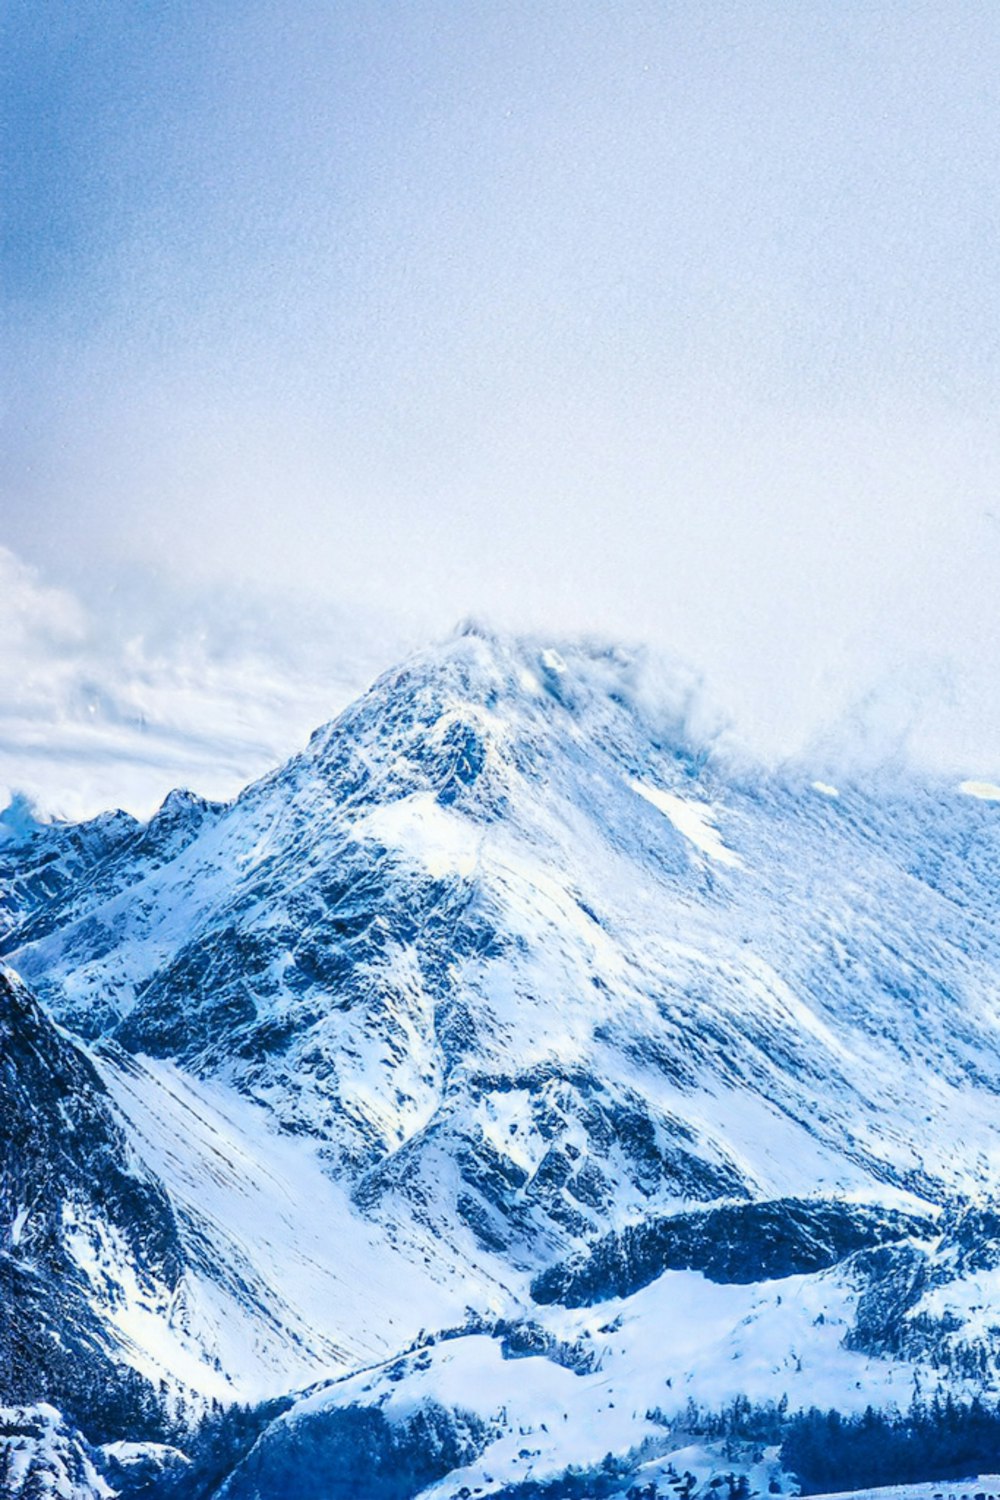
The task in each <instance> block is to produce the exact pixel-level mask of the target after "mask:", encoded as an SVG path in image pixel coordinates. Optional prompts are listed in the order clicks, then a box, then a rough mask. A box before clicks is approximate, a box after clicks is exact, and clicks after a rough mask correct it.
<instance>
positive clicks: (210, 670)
mask: <svg viewBox="0 0 1000 1500" xmlns="http://www.w3.org/2000/svg"><path fill="white" fill-rule="evenodd" d="M144 583H145V588H141V587H138V586H137V583H136V580H133V582H132V585H131V587H130V588H123V590H122V593H121V596H120V597H118V598H116V599H115V600H114V605H113V607H108V606H107V605H106V606H105V608H104V610H103V611H101V612H96V611H95V610H93V609H88V607H87V606H86V604H85V603H84V602H82V601H81V600H80V599H79V598H78V597H75V596H74V595H73V594H72V593H70V592H69V591H68V590H66V589H60V588H53V587H51V586H49V585H48V584H46V583H45V582H44V581H43V579H42V578H41V577H40V576H39V574H38V572H37V570H35V569H34V568H31V567H29V566H27V565H26V564H25V563H24V562H22V561H21V560H20V559H19V558H17V557H16V556H15V555H14V554H13V553H12V552H10V551H9V550H7V549H4V548H0V638H2V640H3V642H4V650H3V652H2V653H0V800H2V798H3V794H4V793H5V794H6V796H7V797H9V796H10V795H12V793H13V792H14V791H20V792H23V793H24V794H26V795H27V796H28V797H29V798H30V799H31V800H32V801H33V802H35V803H36V804H37V805H38V806H39V808H40V809H41V810H42V811H44V812H48V813H52V814H57V815H60V816H70V817H81V816H87V815H90V814H92V813H95V812H98V811H101V810H102V809H104V808H107V807H118V806H122V807H126V808H128V809H129V810H130V811H133V812H136V813H139V814H148V813H149V812H151V811H152V809H153V808H154V807H155V806H156V805H157V804H158V802H159V801H160V800H161V799H162V797H163V796H164V795H165V793H166V792H167V791H169V790H170V789H171V787H173V786H176V785H187V786H192V787H193V788H194V789H195V790H197V791H199V792H201V793H202V794H204V795H207V796H216V797H227V796H232V795H234V794H235V793H236V792H237V791H238V790H239V789H240V788H241V787H242V786H243V785H244V784H245V782H246V781H247V780H249V779H250V778H251V777H252V776H253V775H256V774H260V773H261V772H263V771H265V770H267V769H269V768H270V767H271V766H273V765H275V764H277V763H278V762H279V761H280V760H282V759H283V758H284V757H285V756H287V755H289V754H291V753H292V752H293V751H294V750H295V749H297V748H298V747H299V746H300V745H301V744H302V743H303V742H304V741H305V739H306V738H307V736H308V734H309V733H310V731H311V730H312V729H314V728H315V727H316V725H317V724H319V723H322V722H325V720H327V719H329V718H331V717H332V716H333V715H334V714H335V713H336V712H337V711H338V710H339V709H340V708H342V707H343V706H344V705H345V704H346V703H347V702H348V701H349V700H350V699H351V698H352V697H354V696H355V694H357V693H358V692H360V691H361V690H362V689H363V688H364V687H365V686H367V684H368V682H369V681H370V680H371V678H372V677H373V676H374V675H375V674H376V673H377V672H378V671H379V670H381V669H382V668H384V667H385V666H387V665H388V664H389V663H390V662H391V660H392V658H393V656H394V655H395V654H397V653H398V652H400V651H401V650H403V649H405V646H406V640H405V636H404V634H403V632H402V631H401V629H400V628H399V626H398V625H394V624H390V623H389V622H387V621H385V620H378V619H376V618H375V617H372V616H369V617H367V618H363V617H361V616H357V615H355V616H353V617H352V618H351V619H350V620H346V619H344V618H343V617H342V616H340V615H338V614H337V612H336V611H334V610H332V609H326V610H324V609H323V608H322V606H320V605H317V604H316V603H315V602H313V603H312V605H311V606H310V607H309V608H306V609H303V608H301V607H299V608H298V609H297V608H296V607H295V605H294V604H293V603H292V602H291V601H290V600H287V599H286V600H284V601H281V603H280V605H279V604H278V603H277V602H276V601H275V600H274V599H273V598H269V597H268V596H267V595H266V594H262V593H257V594H249V593H246V592H244V593H242V594H237V593H230V595H229V596H228V597H220V596H218V595H215V596H209V595H200V594H198V593H197V592H195V591H191V590H189V591H187V592H186V593H183V594H181V593H178V592H177V591H173V592H171V591H170V590H169V589H165V588H163V587H162V586H160V587H159V588H157V587H156V586H155V585H152V584H151V583H150V581H149V579H146V580H144Z"/></svg>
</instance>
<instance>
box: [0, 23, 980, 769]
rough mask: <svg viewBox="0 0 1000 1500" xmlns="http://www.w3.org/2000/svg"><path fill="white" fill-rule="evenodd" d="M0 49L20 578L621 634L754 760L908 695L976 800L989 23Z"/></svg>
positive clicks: (448, 30) (68, 34) (60, 30)
mask: <svg viewBox="0 0 1000 1500" xmlns="http://www.w3.org/2000/svg"><path fill="white" fill-rule="evenodd" d="M0 15H2V21H3V37H2V51H3V55H4V69H5V77H4V80H3V85H2V100H3V104H2V130H3V137H2V145H3V156H4V189H3V216H4V230H5V235H4V249H3V257H4V258H3V288H4V294H5V303H6V306H5V330H6V336H5V343H4V347H5V350H6V354H5V358H4V372H3V374H4V379H3V403H4V404H3V419H4V428H3V432H2V434H0V439H2V442H0V508H2V511H0V516H2V522H3V527H2V534H0V542H2V543H4V544H5V545H6V546H7V547H9V548H10V549H12V551H13V552H14V553H16V554H17V555H18V556H19V557H21V558H22V559H23V560H25V561H26V562H28V563H29V564H33V565H34V566H36V567H37V568H39V569H40V570H41V575H42V576H43V577H44V578H45V579H48V580H49V581H50V582H52V583H54V584H59V585H63V586H66V587H69V588H72V589H74V590H76V591H77V592H81V593H83V594H84V595H86V596H87V598H88V599H89V601H90V607H92V608H95V609H96V610H97V612H98V613H100V611H101V608H102V605H101V599H102V597H103V593H102V590H104V587H105V583H104V581H105V580H109V579H112V578H114V577H116V576H119V575H120V574H121V573H122V571H123V570H124V571H128V572H133V573H134V572H135V571H136V570H142V572H143V575H144V576H147V575H149V576H155V578H156V580H157V583H158V586H159V587H160V589H162V590H165V591H167V592H169V590H170V589H171V588H173V587H174V585H175V582H177V581H180V583H182V584H183V585H184V586H185V587H189V586H191V585H192V584H196V585H197V586H199V587H206V588H209V589H218V588H219V587H222V586H227V585H228V584H233V583H238V584H239V585H240V586H251V587H256V586H258V585H262V584H265V583H266V585H267V587H268V588H269V589H271V590H272V591H273V590H277V591H278V593H279V594H280V592H281V591H282V590H285V591H286V592H288V591H293V590H294V591H300V592H301V591H305V592H307V593H315V594H317V595H320V596H323V597H326V598H328V599H331V600H332V601H334V602H335V603H336V604H337V605H341V606H345V607H347V608H348V609H350V608H351V607H353V606H354V605H355V604H357V605H359V606H364V607H366V608H375V609H378V610H387V611H390V612H392V611H398V612H400V613H402V614H404V615H405V616H407V617H408V618H409V619H410V620H412V621H418V622H419V630H421V631H422V630H426V631H427V632H434V631H436V630H441V629H444V628H446V627H447V625H448V624H449V623H450V622H451V621H452V620H453V619H455V618H457V617H458V616H460V615H463V614H466V613H469V612H479V613H483V614H485V615H487V616H490V617H493V618H494V619H496V620H497V621H498V622H499V623H500V624H501V625H511V626H515V627H516V626H518V625H520V624H525V625H527V626H532V627H536V628H538V627H540V628H543V629H544V628H549V627H551V628H552V629H553V630H559V631H565V630H578V629H588V628H592V629H599V630H602V631H607V632H611V633H613V634H618V635H626V636H629V637H633V638H634V637H641V638H645V639H649V640H652V641H654V642H657V643H659V644H663V645H666V646H668V647H670V648H671V649H674V650H676V651H678V652H679V653H680V654H681V655H682V656H685V657H687V658H689V659H691V660H692V661H693V662H694V664H695V665H696V666H700V667H703V668H704V669H705V670H706V671H707V673H708V675H709V678H710V680H711V681H712V682H713V683H714V684H715V685H716V686H717V690H718V692H719V695H720V696H721V697H722V698H723V699H724V700H725V701H728V702H729V703H730V704H731V705H732V706H733V710H734V712H735V713H736V714H737V716H738V718H739V719H740V720H741V722H742V723H744V724H745V725H746V727H747V730H748V733H749V734H750V736H751V738H753V737H754V736H756V737H757V738H758V739H759V740H760V742H761V743H762V744H768V745H770V746H772V747H774V746H786V745H787V746H792V745H794V744H796V743H802V742H804V741H805V740H807V739H808V738H809V736H810V735H812V734H814V733H815V732H817V731H818V728H819V727H820V726H821V724H822V723H823V722H824V721H825V719H827V718H829V717H830V715H831V714H836V713H840V712H842V711H843V710H844V708H845V706H849V705H850V704H852V703H855V702H856V701H858V700H859V698H860V699H863V698H864V697H865V695H866V694H870V693H871V692H873V691H874V692H880V691H881V690H882V689H881V686H880V685H884V684H885V683H886V682H887V681H889V680H891V682H892V683H893V684H894V687H893V688H892V690H891V691H892V692H895V693H897V694H898V693H899V692H902V693H903V696H904V697H905V698H906V699H907V702H910V701H911V700H912V699H913V698H914V696H915V697H916V698H917V699H920V698H921V697H923V696H926V698H927V705H926V706H927V708H928V712H930V713H931V716H932V718H934V722H935V724H936V725H937V728H935V729H934V730H933V732H932V733H931V732H930V731H928V733H930V735H931V739H935V736H936V739H935V743H937V742H942V743H943V740H942V737H943V736H944V738H947V733H948V732H949V731H948V730H947V729H946V728H945V727H943V726H944V719H945V718H947V717H949V716H950V718H951V720H952V721H954V723H956V724H958V725H959V726H960V727H959V729H958V730H956V731H955V732H956V734H957V735H958V738H957V739H956V741H955V745H954V747H953V748H954V754H955V757H956V758H961V757H964V758H965V759H969V758H970V757H976V756H978V757H979V758H980V759H987V758H989V755H990V754H991V753H992V751H991V746H993V745H995V744H996V743H997V730H998V728H1000V689H998V688H996V687H995V686H993V685H992V683H993V679H994V678H995V677H996V675H997V674H996V672H995V669H994V666H993V663H995V661H996V655H997V649H998V646H1000V639H998V635H1000V633H998V630H997V608H996V599H997V593H998V584H1000V568H998V547H1000V529H998V527H1000V521H998V519H997V517H998V516H1000V499H998V481H1000V445H998V440H997V437H998V435H997V415H996V414H997V410H998V395H1000V379H998V377H1000V349H998V330H1000V274H998V271H1000V265H998V258H1000V229H998V219H1000V198H998V186H997V185H998V182H1000V107H998V106H1000V97H998V96H1000V8H998V7H996V6H995V5H993V4H992V3H990V4H987V3H982V4H971V3H941V0H937V3H933V4H927V3H920V0H910V3H906V4H892V3H879V0H866V3H850V0H836V3H834V0H828V3H824V4H818V3H806V0H796V3H779V0H767V3H765V0H758V3H723V0H719V3H707V0H706V3H667V0H663V3H658V4H654V3H634V4H620V5H619V4H614V5H612V4H600V5H599V4H593V3H589V0H572V3H571V0H562V3H559V4H555V3H545V0H533V3H516V0H496V3H493V4H484V3H476V0H451V3H441V0H410V3H407V4H394V3H388V0H386V3H376V0H369V3H364V4H362V3H346V0H345V3H333V0H329V3H324V4H319V3H314V0H299V3H290V0H289V3H283V4H277V3H274V0H271V3H253V0H248V3H241V4H239V5H234V4H232V3H229V0H227V3H212V0H197V3H196V0H186V3H180V0H159V3H153V0H147V3H141V0H132V3H124V0H120V3H116V0H72V3H70V0H58V3H57V0H5V3H4V4H3V5H2V7H0ZM903 682H906V683H908V684H909V686H908V687H906V688H905V690H904V689H902V688H900V687H899V684H900V683H903ZM941 684H944V685H945V686H944V687H943V688H942V687H941ZM935 716H936V717H935ZM942 753H943V752H942ZM996 758H997V759H1000V754H998V755H997V757H996Z"/></svg>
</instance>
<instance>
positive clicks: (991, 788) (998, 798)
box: [958, 781, 1000, 802]
mask: <svg viewBox="0 0 1000 1500" xmlns="http://www.w3.org/2000/svg"><path fill="white" fill-rule="evenodd" d="M958 790H959V791H960V792H963V793H964V794H965V796H966V797H978V798H979V800H980V801H981V802H1000V786H997V785H996V784H995V782H992V781H963V782H961V783H960V784H959V788H958Z"/></svg>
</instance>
